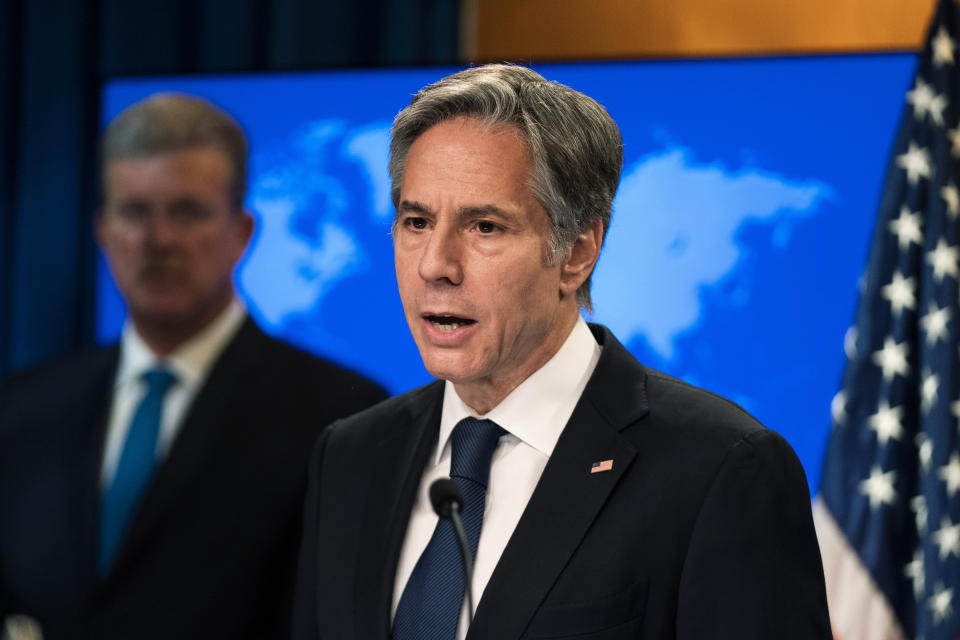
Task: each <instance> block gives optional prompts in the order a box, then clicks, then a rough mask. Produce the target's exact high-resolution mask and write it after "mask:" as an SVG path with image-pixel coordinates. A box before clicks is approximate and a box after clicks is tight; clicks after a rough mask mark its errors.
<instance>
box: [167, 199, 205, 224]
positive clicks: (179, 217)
mask: <svg viewBox="0 0 960 640" xmlns="http://www.w3.org/2000/svg"><path fill="white" fill-rule="evenodd" d="M209 217H210V210H209V209H208V208H207V207H205V206H203V205H202V204H200V203H197V202H183V203H178V204H177V205H175V206H174V207H172V208H171V209H170V218H171V220H173V221H174V222H177V223H180V224H189V223H192V222H199V221H201V220H205V219H207V218H209Z"/></svg>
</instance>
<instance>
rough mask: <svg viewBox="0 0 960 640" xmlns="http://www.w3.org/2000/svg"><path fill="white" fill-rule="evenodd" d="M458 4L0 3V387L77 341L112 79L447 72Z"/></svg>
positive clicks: (89, 280)
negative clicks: (343, 70) (103, 96)
mask: <svg viewBox="0 0 960 640" xmlns="http://www.w3.org/2000/svg"><path fill="white" fill-rule="evenodd" d="M459 19H460V16H459V2H457V1H456V0H352V1H350V2H346V1H340V2H336V1H334V0H138V2H130V1H129V0H45V1H44V2H40V1H39V0H32V1H31V0H0V378H2V377H3V376H4V375H6V374H8V373H10V372H13V371H16V370H19V369H22V368H25V367H27V366H29V365H31V364H34V363H37V362H40V361H42V360H46V359H48V358H51V357H54V356H56V355H59V354H61V353H64V352H66V351H69V350H71V349H74V348H77V347H80V346H82V345H85V344H88V343H89V342H91V340H92V335H93V308H94V299H93V295H94V291H93V282H94V258H95V248H94V244H93V236H92V218H93V214H94V211H95V210H96V207H97V186H96V185H97V160H96V157H97V150H96V144H97V136H98V132H99V118H98V113H99V108H100V105H99V91H100V86H101V83H102V82H103V81H104V80H105V79H107V78H109V77H112V76H118V75H146V74H185V73H214V72H215V73H229V72H249V71H271V70H295V69H321V68H329V67H347V66H350V67H356V66H395V65H420V64H451V63H454V62H456V61H457V49H458V33H459Z"/></svg>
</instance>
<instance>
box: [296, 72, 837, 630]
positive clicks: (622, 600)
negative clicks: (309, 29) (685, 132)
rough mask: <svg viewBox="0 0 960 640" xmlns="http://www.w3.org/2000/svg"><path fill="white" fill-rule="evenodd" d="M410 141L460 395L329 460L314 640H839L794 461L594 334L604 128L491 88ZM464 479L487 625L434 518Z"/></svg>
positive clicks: (408, 215)
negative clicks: (586, 317)
mask: <svg viewBox="0 0 960 640" xmlns="http://www.w3.org/2000/svg"><path fill="white" fill-rule="evenodd" d="M392 136H393V137H392V143H391V157H390V172H391V176H392V179H393V200H394V204H395V205H396V219H395V223H394V229H393V238H394V251H395V260H396V273H397V283H398V287H399V290H400V297H401V299H402V301H403V306H404V312H405V314H406V319H407V322H408V323H409V325H410V331H411V333H412V334H413V337H414V339H415V341H416V343H417V346H418V348H419V350H420V354H421V356H422V358H423V361H424V364H425V365H426V368H427V369H428V370H429V371H430V372H431V373H432V374H433V375H434V376H436V377H437V378H439V379H440V380H438V381H437V382H434V383H432V384H429V385H427V386H425V387H422V388H420V389H416V390H414V391H411V392H409V393H407V394H405V395H403V396H400V397H397V398H394V399H391V400H388V401H385V402H383V403H381V404H379V405H377V406H375V407H373V408H371V409H368V410H367V411H365V412H363V413H360V414H358V415H357V416H354V417H352V418H348V419H346V420H343V421H340V422H337V423H334V425H333V426H332V427H331V428H329V429H328V430H327V431H326V432H325V433H324V435H323V436H322V437H321V439H320V441H319V442H318V445H317V448H316V451H315V454H314V459H313V462H312V464H311V471H310V473H311V479H310V481H309V488H308V492H309V493H308V499H307V508H306V514H305V537H304V541H303V546H302V549H301V558H300V567H299V578H298V586H297V596H296V602H295V620H294V627H295V637H296V638H299V639H308V638H309V639H314V638H336V639H338V640H343V639H358V640H359V639H363V640H369V639H378V638H379V639H386V638H394V639H395V640H407V639H418V640H424V639H437V640H440V639H444V640H454V638H464V637H467V638H470V639H471V640H479V639H490V640H510V639H515V638H561V637H563V638H567V637H569V638H574V637H575V638H605V639H614V638H683V639H689V640H694V639H696V640H702V639H704V638H737V639H741V640H742V639H757V640H760V639H764V640H767V639H770V638H779V639H784V638H787V639H789V638H797V639H800V638H803V639H808V638H823V639H828V638H830V637H831V635H830V627H829V622H828V616H827V610H826V598H825V595H824V584H823V574H822V569H821V565H820V555H819V551H818V548H817V543H816V538H815V535H814V531H813V525H812V521H811V515H810V501H809V493H808V489H807V485H806V480H805V478H804V474H803V471H802V469H801V467H800V464H799V462H798V460H797V458H796V456H795V455H794V453H793V451H792V450H791V449H790V447H789V445H787V444H786V442H785V441H784V440H783V439H782V438H780V436H778V435H777V434H776V433H774V432H772V431H768V430H766V429H765V428H764V427H763V426H762V425H760V424H759V423H757V422H756V421H755V420H754V419H753V418H752V417H751V416H750V415H748V414H747V413H746V412H745V411H743V410H742V409H741V408H740V407H738V406H736V405H735V404H733V403H731V402H729V401H727V400H725V399H723V398H720V397H717V396H715V395H713V394H711V393H709V392H706V391H703V390H700V389H697V388H695V387H692V386H690V385H687V384H685V383H683V382H681V381H679V380H676V379H674V378H671V377H669V376H667V375H664V374H662V373H659V372H657V371H653V370H651V369H648V368H646V367H644V366H643V365H641V364H639V363H638V362H637V361H636V360H635V359H634V358H633V357H632V356H631V355H630V354H629V353H628V352H627V351H626V350H625V349H624V348H623V346H621V345H620V343H619V342H617V340H616V338H615V337H614V336H613V335H611V334H610V332H609V331H607V330H606V329H605V328H604V327H602V326H599V325H593V326H588V325H587V324H586V323H585V322H584V321H583V320H582V319H581V317H580V313H579V309H580V308H581V307H585V308H589V307H590V275H591V272H592V271H593V267H594V265H595V263H596V260H597V257H598V255H599V253H600V248H601V246H602V244H603V239H604V235H605V234H606V232H607V229H608V225H609V222H610V214H611V208H612V203H613V198H614V194H615V192H616V189H617V184H618V182H619V176H620V169H621V165H622V143H621V137H620V132H619V129H618V128H617V126H616V124H615V123H614V122H613V120H612V119H611V118H610V116H609V115H608V114H607V113H606V111H605V110H604V109H603V107H602V106H600V105H599V104H598V103H597V102H596V101H594V100H592V99H591V98H589V97H587V96H585V95H583V94H580V93H578V92H576V91H574V90H572V89H570V88H568V87H565V86H563V85H559V84H556V83H552V82H547V81H546V80H544V79H543V78H542V77H541V76H539V75H538V74H536V73H534V72H533V71H530V70H528V69H525V68H522V67H516V66H508V65H489V66H483V67H478V68H474V69H469V70H467V71H463V72H460V73H456V74H454V75H452V76H449V77H447V78H444V79H443V80H440V81H439V82H437V83H436V84H433V85H431V86H429V87H427V88H425V89H423V90H422V91H420V92H419V93H418V94H417V95H416V96H415V97H414V99H413V101H412V102H411V104H410V105H409V106H408V107H407V108H406V109H404V110H403V111H402V112H401V113H400V114H399V115H398V116H397V118H396V120H395V122H394V126H393V131H392ZM619 215H638V212H632V211H625V212H620V214H619ZM623 275H624V277H636V278H660V277H669V274H651V273H637V274H623ZM448 476H450V477H452V478H453V479H454V481H455V482H456V483H457V486H458V487H459V489H460V493H461V494H462V497H461V500H462V502H463V505H462V514H461V516H462V521H463V529H464V533H465V538H466V545H465V546H466V547H467V548H468V550H469V553H470V555H471V556H472V557H473V562H474V572H473V577H472V583H471V586H472V592H473V601H474V602H475V604H476V606H475V611H468V608H469V604H468V601H467V599H465V598H464V597H463V592H464V571H463V569H462V564H461V558H460V552H459V548H458V545H457V535H456V533H455V530H454V527H453V526H452V524H451V522H450V521H449V520H447V519H445V518H443V519H439V518H438V517H437V515H436V514H435V512H434V509H433V506H432V505H431V501H430V497H429V488H430V486H431V485H432V484H433V482H434V481H435V480H437V479H438V478H446V477H448ZM471 614H473V615H472V623H471ZM468 631H469V632H468Z"/></svg>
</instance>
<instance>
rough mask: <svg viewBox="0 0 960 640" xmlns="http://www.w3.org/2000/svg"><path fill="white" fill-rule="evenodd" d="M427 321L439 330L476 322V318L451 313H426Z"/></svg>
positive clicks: (449, 329)
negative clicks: (461, 316)
mask: <svg viewBox="0 0 960 640" xmlns="http://www.w3.org/2000/svg"><path fill="white" fill-rule="evenodd" d="M424 317H425V318H426V319H427V321H428V322H429V323H430V324H432V325H433V326H434V327H436V328H437V329H439V330H440V331H456V330H457V329H459V328H460V327H463V326H466V325H470V324H476V322H477V321H476V320H471V319H470V318H460V317H458V316H451V315H426V316H424Z"/></svg>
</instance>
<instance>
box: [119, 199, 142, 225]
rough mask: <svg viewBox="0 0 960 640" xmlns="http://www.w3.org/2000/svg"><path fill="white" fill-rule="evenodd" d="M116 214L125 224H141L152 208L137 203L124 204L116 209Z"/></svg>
mask: <svg viewBox="0 0 960 640" xmlns="http://www.w3.org/2000/svg"><path fill="white" fill-rule="evenodd" d="M114 213H115V214H116V216H117V217H118V218H120V219H121V220H123V221H124V222H129V223H139V222H142V221H143V220H145V219H146V217H147V216H148V215H149V214H150V208H149V207H147V206H145V205H141V204H136V203H132V204H123V205H121V206H119V207H117V208H116V209H114Z"/></svg>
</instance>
